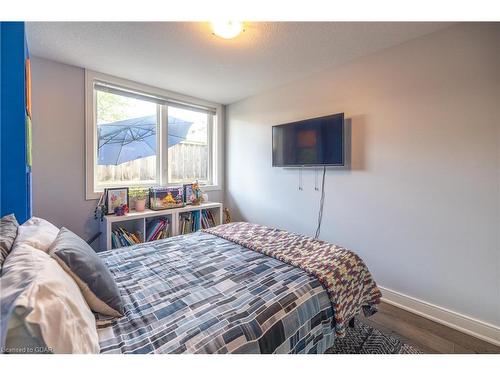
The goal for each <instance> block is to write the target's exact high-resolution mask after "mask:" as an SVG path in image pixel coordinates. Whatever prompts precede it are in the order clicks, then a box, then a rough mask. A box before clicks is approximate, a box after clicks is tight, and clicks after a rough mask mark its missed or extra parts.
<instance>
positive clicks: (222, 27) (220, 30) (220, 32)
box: [210, 21, 244, 39]
mask: <svg viewBox="0 0 500 375" xmlns="http://www.w3.org/2000/svg"><path fill="white" fill-rule="evenodd" d="M210 24H211V26H212V31H213V33H214V34H215V35H217V36H220V37H221V38H224V39H233V38H236V37H237V36H238V35H240V33H241V32H242V31H244V30H243V22H238V21H222V22H210Z"/></svg>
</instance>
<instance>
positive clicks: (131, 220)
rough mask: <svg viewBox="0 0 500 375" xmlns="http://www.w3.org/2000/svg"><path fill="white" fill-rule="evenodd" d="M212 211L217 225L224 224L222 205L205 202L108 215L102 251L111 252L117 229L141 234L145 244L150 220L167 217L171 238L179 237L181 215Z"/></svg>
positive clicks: (102, 225)
mask: <svg viewBox="0 0 500 375" xmlns="http://www.w3.org/2000/svg"><path fill="white" fill-rule="evenodd" d="M202 210H210V211H211V212H212V215H213V216H214V218H215V222H216V223H215V224H216V225H219V224H222V203H218V202H205V203H202V204H200V205H198V206H193V205H188V206H185V207H179V208H170V209H167V210H161V211H154V210H149V209H147V210H145V211H142V212H137V211H131V212H129V213H128V214H127V215H123V216H116V215H108V216H105V217H104V218H103V221H102V222H101V224H100V225H101V237H100V250H101V251H104V250H111V249H112V248H113V247H112V244H111V233H112V232H113V230H114V229H115V228H117V227H124V228H125V229H127V230H128V231H130V232H133V233H137V234H139V237H140V239H141V241H143V242H144V239H145V236H146V224H147V221H148V219H153V218H160V217H166V218H168V219H169V222H170V228H169V231H170V237H173V236H178V235H179V234H180V233H179V214H181V213H183V212H193V211H202ZM198 220H200V221H201V212H200V215H198ZM198 227H199V228H201V222H198Z"/></svg>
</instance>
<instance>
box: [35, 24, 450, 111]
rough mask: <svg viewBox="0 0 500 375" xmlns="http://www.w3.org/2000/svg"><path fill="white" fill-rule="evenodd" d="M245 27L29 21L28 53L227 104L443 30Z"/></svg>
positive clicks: (423, 27) (400, 26)
mask: <svg viewBox="0 0 500 375" xmlns="http://www.w3.org/2000/svg"><path fill="white" fill-rule="evenodd" d="M450 25H451V24H449V23H403V22H401V23H388V22H376V23H366V22H348V23H342V22H317V23H313V22H269V23H252V22H250V23H245V32H244V33H243V34H242V35H240V36H239V37H237V38H236V39H233V40H225V39H221V38H218V37H216V36H214V35H212V33H211V31H210V28H209V25H208V24H207V23H202V22H154V23H146V22H80V23H78V22H76V23H75V22H72V23H70V22H68V23H57V22H42V23H28V25H27V30H28V43H29V48H30V53H31V54H32V55H35V56H40V57H44V58H48V59H52V60H56V61H60V62H63V63H67V64H71V65H76V66H81V67H84V68H89V69H92V70H96V71H99V72H102V73H107V74H111V75H115V76H118V77H123V78H127V79H131V80H134V81H137V82H141V83H145V84H149V85H152V86H156V87H160V88H164V89H168V90H171V91H176V92H179V93H182V94H187V95H191V96H195V97H198V98H202V99H206V100H210V101H214V102H218V103H222V104H228V103H232V102H235V101H238V100H240V99H243V98H245V97H248V96H252V95H255V94H258V93H260V92H263V91H266V90H269V89H271V88H273V87H276V86H280V85H283V84H285V83H288V82H290V81H293V80H296V79H299V78H302V77H305V76H307V75H309V74H311V73H314V72H317V71H321V70H324V69H326V68H329V67H333V66H338V65H340V64H343V63H345V62H347V61H350V60H352V59H355V58H357V57H360V56H364V55H367V54H370V53H373V52H376V51H378V50H381V49H383V48H387V47H390V46H393V45H396V44H399V43H402V42H404V41H407V40H409V39H413V38H416V37H419V36H422V35H425V34H428V33H431V32H434V31H437V30H439V29H442V28H445V27H447V26H450Z"/></svg>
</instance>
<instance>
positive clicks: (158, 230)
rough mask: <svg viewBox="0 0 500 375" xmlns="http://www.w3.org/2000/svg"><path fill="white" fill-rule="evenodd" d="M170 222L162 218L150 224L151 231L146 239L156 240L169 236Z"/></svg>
mask: <svg viewBox="0 0 500 375" xmlns="http://www.w3.org/2000/svg"><path fill="white" fill-rule="evenodd" d="M169 226H170V223H169V221H168V219H166V218H160V219H158V220H157V221H154V222H152V223H150V224H149V228H150V229H149V231H148V233H147V236H146V241H156V240H161V239H163V238H168V237H169V234H168V228H169Z"/></svg>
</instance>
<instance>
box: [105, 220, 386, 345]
mask: <svg viewBox="0 0 500 375" xmlns="http://www.w3.org/2000/svg"><path fill="white" fill-rule="evenodd" d="M99 255H100V257H101V259H102V260H103V261H104V263H105V264H106V265H107V267H108V268H109V270H110V271H111V273H112V274H113V277H114V279H115V280H116V282H117V285H118V288H119V289H120V292H121V295H122V298H123V300H124V306H125V315H124V316H123V317H121V318H113V319H107V318H106V317H99V316H98V319H97V326H98V329H97V333H98V337H99V345H100V351H101V353H323V352H325V351H326V349H328V348H329V347H331V346H332V345H334V341H335V337H336V336H339V335H340V336H341V335H343V334H344V333H345V328H346V324H347V323H348V322H349V321H350V320H351V319H353V318H354V317H355V316H356V315H357V314H359V313H360V312H361V311H363V312H364V313H365V314H372V313H373V312H374V311H375V306H376V305H377V304H378V303H379V301H380V296H381V294H380V291H379V289H378V288H377V286H376V284H375V282H374V280H373V278H372V277H371V274H370V273H369V271H368V269H367V268H366V266H365V265H364V263H363V262H362V260H361V259H360V258H359V257H358V256H357V255H356V254H354V253H353V252H351V251H348V250H346V249H343V248H340V247H337V246H333V245H330V244H328V243H326V242H323V241H316V240H313V239H311V238H309V237H305V236H300V235H296V234H292V233H288V232H286V231H280V230H277V229H272V228H267V227H263V226H259V225H255V224H248V223H232V224H228V225H221V226H218V227H215V228H212V229H209V230H206V231H202V232H197V233H194V234H190V235H185V236H178V237H174V238H169V239H166V240H161V241H156V242H151V243H146V244H140V245H136V246H132V247H127V248H122V249H117V250H110V251H107V252H103V253H100V254H99Z"/></svg>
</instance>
